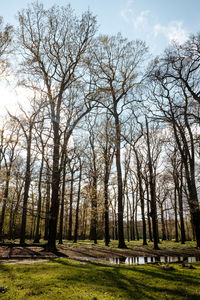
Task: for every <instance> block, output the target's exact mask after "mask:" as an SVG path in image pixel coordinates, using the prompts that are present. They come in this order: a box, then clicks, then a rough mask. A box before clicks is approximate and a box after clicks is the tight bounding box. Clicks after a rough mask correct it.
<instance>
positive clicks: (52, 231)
mask: <svg viewBox="0 0 200 300" xmlns="http://www.w3.org/2000/svg"><path fill="white" fill-rule="evenodd" d="M52 119H53V120H54V121H53V132H54V138H53V171H52V183H51V189H52V194H51V208H50V215H49V236H48V245H47V247H48V250H49V251H53V252H55V251H56V235H57V223H58V212H59V185H60V169H59V149H60V134H59V120H56V117H55V115H53V116H52Z"/></svg>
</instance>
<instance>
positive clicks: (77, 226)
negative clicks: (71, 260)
mask: <svg viewBox="0 0 200 300" xmlns="http://www.w3.org/2000/svg"><path fill="white" fill-rule="evenodd" d="M81 180H82V162H81V160H80V173H79V182H78V195H77V204H76V222H75V229H74V243H76V242H77V238H78V229H79V204H80V196H81Z"/></svg>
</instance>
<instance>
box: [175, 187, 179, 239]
mask: <svg viewBox="0 0 200 300" xmlns="http://www.w3.org/2000/svg"><path fill="white" fill-rule="evenodd" d="M174 223H175V242H178V216H177V194H176V187H175V188H174Z"/></svg>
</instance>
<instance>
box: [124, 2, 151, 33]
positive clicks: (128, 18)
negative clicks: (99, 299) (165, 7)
mask: <svg viewBox="0 0 200 300" xmlns="http://www.w3.org/2000/svg"><path fill="white" fill-rule="evenodd" d="M149 14H150V10H142V11H140V12H139V13H136V11H135V9H134V1H132V0H128V1H127V3H126V5H125V7H124V8H123V9H122V10H121V17H122V18H123V19H124V21H125V22H126V23H129V24H132V25H133V27H134V28H135V29H138V28H141V27H143V28H144V27H146V26H148V23H149V20H148V17H149Z"/></svg>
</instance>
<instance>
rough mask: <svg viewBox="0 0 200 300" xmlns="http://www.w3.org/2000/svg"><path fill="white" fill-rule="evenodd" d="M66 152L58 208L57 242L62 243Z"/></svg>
mask: <svg viewBox="0 0 200 300" xmlns="http://www.w3.org/2000/svg"><path fill="white" fill-rule="evenodd" d="M66 162H67V159H66V154H65V159H64V162H63V176H62V195H61V208H60V224H59V225H60V226H59V244H63V218H64V205H65V177H66Z"/></svg>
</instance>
